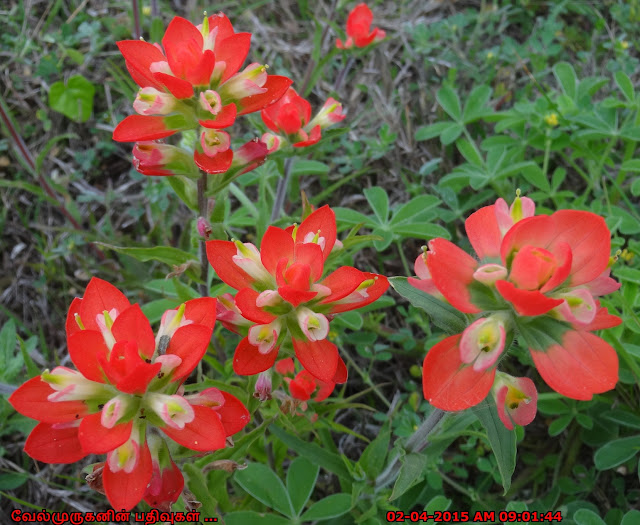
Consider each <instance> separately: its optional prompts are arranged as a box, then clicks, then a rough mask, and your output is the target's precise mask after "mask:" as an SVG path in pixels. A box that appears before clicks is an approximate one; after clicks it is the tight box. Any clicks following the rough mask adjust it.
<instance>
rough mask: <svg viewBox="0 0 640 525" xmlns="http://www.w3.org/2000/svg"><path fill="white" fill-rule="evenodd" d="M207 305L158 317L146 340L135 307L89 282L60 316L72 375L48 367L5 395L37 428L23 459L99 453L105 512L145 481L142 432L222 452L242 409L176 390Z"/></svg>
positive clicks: (150, 459) (224, 399)
mask: <svg viewBox="0 0 640 525" xmlns="http://www.w3.org/2000/svg"><path fill="white" fill-rule="evenodd" d="M215 307H216V301H215V299H211V298H202V299H194V300H191V301H187V302H186V303H184V304H183V305H182V306H180V308H178V309H176V310H169V311H167V312H166V313H165V314H164V316H163V319H162V322H161V325H160V330H159V332H158V334H157V336H155V337H154V335H153V332H152V330H151V326H150V325H149V321H148V320H147V318H146V317H145V316H144V314H143V313H142V310H141V309H140V307H139V306H138V305H137V304H135V305H131V304H130V303H129V301H128V299H127V298H126V297H125V296H124V295H123V294H122V292H120V291H119V290H118V289H117V288H115V287H114V286H112V285H111V284H109V283H107V282H106V281H102V280H100V279H96V278H93V279H92V280H91V282H90V283H89V285H88V286H87V289H86V292H85V295H84V297H83V298H82V299H74V300H73V302H72V303H71V307H70V308H69V313H68V315H67V322H66V330H67V343H68V347H69V354H70V356H71V360H72V361H73V363H74V365H75V366H76V367H77V369H78V371H75V370H72V369H69V368H65V367H57V368H55V369H54V370H52V371H51V372H49V371H48V370H47V371H45V372H44V373H43V374H42V375H41V376H40V377H35V378H33V379H31V380H29V381H27V382H26V383H25V384H24V385H22V386H21V387H19V388H18V389H17V390H16V391H15V392H14V393H13V394H12V395H11V397H10V398H9V402H10V403H11V404H12V405H13V407H14V408H15V409H16V410H17V411H18V412H20V413H21V414H23V415H25V416H28V417H31V418H33V419H37V420H38V421H40V423H39V424H38V425H37V426H36V427H35V428H34V430H33V431H32V432H31V434H30V435H29V437H28V438H27V441H26V443H25V452H27V454H29V455H30V456H31V457H33V458H34V459H37V460H39V461H43V462H46V463H73V462H74V461H77V460H79V459H82V458H83V457H85V456H86V455H88V454H105V453H106V454H107V460H106V462H105V463H104V468H103V471H102V483H103V486H104V491H105V493H106V495H107V498H108V499H109V502H110V503H111V505H112V506H113V507H114V508H116V509H121V508H124V509H127V510H129V509H131V508H133V507H134V506H135V505H136V504H137V503H138V502H139V501H140V500H141V499H142V498H143V497H145V493H146V491H147V485H148V484H149V483H150V482H151V481H152V477H153V472H154V466H153V464H154V458H155V455H154V454H155V453H156V452H155V451H154V452H150V450H149V447H148V445H147V439H146V438H147V432H146V431H147V427H148V426H149V425H152V426H155V427H157V428H158V429H160V430H161V431H162V432H163V433H164V434H165V435H166V436H168V437H169V438H171V439H173V440H174V441H176V442H177V443H179V444H181V445H183V446H185V447H187V448H190V449H192V450H197V451H209V450H216V449H219V448H222V447H224V446H225V440H226V437H227V436H228V435H230V434H232V433H235V432H237V431H238V430H240V429H241V428H242V426H244V424H246V423H247V422H248V420H249V414H248V412H247V410H246V408H244V406H243V405H242V403H240V401H238V400H237V399H236V398H234V397H233V396H231V395H230V394H226V393H223V392H220V391H217V390H216V391H217V395H216V396H214V397H215V403H208V404H207V403H203V402H202V400H201V398H200V397H195V396H183V395H181V394H180V393H179V387H180V386H181V384H182V383H183V381H184V380H185V379H186V377H187V376H188V375H189V374H190V373H191V371H192V370H193V369H194V368H195V366H196V365H197V364H198V362H199V361H200V359H201V358H202V356H203V355H204V353H205V352H206V350H207V347H208V345H209V340H210V338H211V333H212V330H213V325H214V323H215V313H214V312H215ZM205 392H207V391H205ZM204 394H205V393H204V392H203V393H202V394H201V395H204ZM207 396H208V398H210V397H212V394H210V393H208V394H207ZM208 398H207V399H208ZM240 422H243V424H242V425H240ZM165 465H167V463H165ZM162 476H164V474H163V475H162ZM175 477H176V476H175V475H174V476H173V479H174V482H175ZM158 494H160V493H156V494H155V495H156V496H157V495H158ZM174 501H175V500H174Z"/></svg>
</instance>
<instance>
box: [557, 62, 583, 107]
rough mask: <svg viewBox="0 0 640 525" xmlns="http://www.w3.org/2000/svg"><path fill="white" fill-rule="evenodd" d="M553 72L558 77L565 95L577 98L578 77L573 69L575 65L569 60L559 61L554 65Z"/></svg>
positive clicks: (573, 98)
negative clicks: (569, 62) (568, 61)
mask: <svg viewBox="0 0 640 525" xmlns="http://www.w3.org/2000/svg"><path fill="white" fill-rule="evenodd" d="M553 74H554V75H555V76H556V78H557V79H558V82H559V83H560V86H561V87H562V91H564V93H565V95H567V96H568V97H570V98H571V99H572V100H575V98H576V86H577V85H578V79H577V77H576V72H575V71H574V70H573V66H572V65H571V64H568V63H567V62H559V63H557V64H556V65H555V66H554V68H553Z"/></svg>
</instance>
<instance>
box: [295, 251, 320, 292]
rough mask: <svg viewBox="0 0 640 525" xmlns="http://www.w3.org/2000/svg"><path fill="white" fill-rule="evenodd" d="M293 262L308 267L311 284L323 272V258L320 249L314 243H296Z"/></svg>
mask: <svg viewBox="0 0 640 525" xmlns="http://www.w3.org/2000/svg"><path fill="white" fill-rule="evenodd" d="M294 260H295V262H296V263H302V264H306V265H308V266H309V269H310V272H309V277H310V279H311V282H312V283H315V282H316V281H317V280H318V279H320V277H322V272H323V270H324V257H323V254H322V248H320V245H319V244H315V243H305V244H300V243H296V246H295V255H294Z"/></svg>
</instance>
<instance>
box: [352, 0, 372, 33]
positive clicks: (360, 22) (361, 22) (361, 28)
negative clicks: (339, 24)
mask: <svg viewBox="0 0 640 525" xmlns="http://www.w3.org/2000/svg"><path fill="white" fill-rule="evenodd" d="M372 22H373V13H372V12H371V9H369V6H368V5H367V4H365V3H364V2H363V3H361V4H358V5H357V6H355V7H354V8H353V9H352V10H351V12H350V13H349V16H348V17H347V35H349V36H351V37H353V38H357V37H362V36H363V35H367V34H368V33H369V28H370V27H371V23H372Z"/></svg>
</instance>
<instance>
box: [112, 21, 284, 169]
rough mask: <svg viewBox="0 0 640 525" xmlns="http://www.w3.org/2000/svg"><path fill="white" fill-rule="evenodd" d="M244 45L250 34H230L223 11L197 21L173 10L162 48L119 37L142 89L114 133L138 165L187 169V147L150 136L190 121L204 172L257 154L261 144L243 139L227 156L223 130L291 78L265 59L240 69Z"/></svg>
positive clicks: (195, 157) (234, 165)
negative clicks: (271, 70)
mask: <svg viewBox="0 0 640 525" xmlns="http://www.w3.org/2000/svg"><path fill="white" fill-rule="evenodd" d="M250 45H251V34H250V33H236V32H235V31H234V29H233V26H232V25H231V22H229V19H228V18H227V17H226V16H225V15H224V14H222V13H220V14H217V15H212V16H210V17H205V19H204V22H203V23H202V24H201V25H199V26H197V27H196V26H194V25H193V24H192V23H191V22H189V21H188V20H185V19H184V18H180V17H175V18H174V19H173V20H172V21H171V23H170V24H169V26H168V27H167V31H166V32H165V34H164V37H163V38H162V47H161V46H160V45H158V44H150V43H148V42H144V41H139V40H125V41H122V42H118V47H119V49H120V51H121V52H122V54H123V56H124V58H125V62H126V65H127V69H128V70H129V73H131V76H132V78H133V80H134V81H135V82H136V84H138V85H139V86H140V88H141V89H140V91H139V92H138V96H137V98H136V100H135V102H134V104H133V108H134V109H135V111H136V112H137V113H139V114H138V115H132V116H129V117H127V118H125V119H124V120H123V121H122V122H120V124H118V126H117V127H116V129H115V131H114V132H113V138H114V140H117V141H120V142H138V144H137V145H136V148H135V149H134V157H135V162H134V165H135V166H136V169H138V171H140V172H141V173H143V174H145V175H173V174H182V175H192V174H193V171H194V167H193V162H190V160H191V159H190V157H191V153H189V152H187V151H186V150H183V149H181V148H178V147H175V146H169V145H159V144H156V143H155V142H152V141H154V140H155V139H161V138H164V137H168V136H170V135H173V134H174V133H176V132H178V131H185V130H189V129H196V128H200V141H199V143H198V144H197V145H196V149H195V152H194V153H193V160H194V161H195V164H196V165H197V166H198V167H199V168H200V169H202V170H203V171H206V172H207V173H224V172H226V171H227V170H229V169H234V168H235V169H238V170H240V169H242V168H244V167H245V166H246V164H244V165H243V164H242V161H243V160H244V159H243V158H242V157H246V156H249V157H251V159H252V160H254V161H255V160H256V158H259V157H260V155H261V156H262V158H263V159H264V157H265V155H266V146H264V145H263V144H261V143H253V145H251V144H252V143H248V145H245V151H243V155H242V156H241V157H240V158H237V156H236V158H235V159H234V153H233V151H232V150H231V139H230V136H229V134H228V133H227V132H226V131H222V130H223V129H225V128H228V127H229V126H231V125H232V124H233V123H234V122H235V119H236V116H238V115H245V114H247V113H252V112H254V111H259V110H261V109H264V108H266V107H267V106H269V105H271V104H273V103H274V102H276V101H277V100H278V99H279V98H280V97H282V95H284V93H285V92H286V91H287V89H288V87H289V86H290V85H291V83H292V81H291V80H290V79H289V78H286V77H282V76H276V75H268V74H267V71H266V66H263V65H261V64H258V63H253V64H250V65H248V66H247V67H246V68H244V69H243V70H242V71H240V68H241V67H242V64H243V63H244V61H245V59H246V57H247V54H248V52H249V47H250ZM257 148H259V149H260V151H256V149H257ZM247 150H248V151H247ZM234 161H235V162H234Z"/></svg>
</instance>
